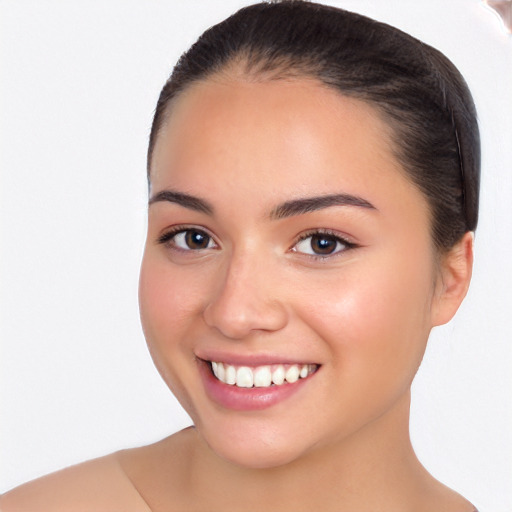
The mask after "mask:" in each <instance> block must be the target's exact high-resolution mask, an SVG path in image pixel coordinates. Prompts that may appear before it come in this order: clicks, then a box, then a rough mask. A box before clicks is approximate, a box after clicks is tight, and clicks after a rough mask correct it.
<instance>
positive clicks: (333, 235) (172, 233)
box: [157, 226, 357, 261]
mask: <svg viewBox="0 0 512 512" xmlns="http://www.w3.org/2000/svg"><path fill="white" fill-rule="evenodd" d="M191 231H194V232H196V233H200V234H203V235H204V236H206V237H208V239H209V242H213V243H214V244H215V245H216V246H217V244H216V242H215V241H214V238H213V237H212V236H211V235H210V234H209V233H208V232H207V231H206V230H204V229H200V228H197V227H194V226H175V227H174V228H171V229H170V230H169V231H166V232H165V233H163V234H162V235H161V236H159V237H158V239H157V242H158V243H159V244H162V245H167V246H169V247H170V248H172V249H173V250H176V251H183V252H199V251H201V250H204V249H210V247H205V248H199V249H190V248H189V249H183V248H181V247H178V246H177V245H176V244H175V243H172V242H173V239H174V238H175V237H176V236H177V235H179V234H181V233H187V232H191ZM314 236H319V237H322V236H324V237H325V238H330V239H331V240H332V241H334V242H336V244H338V243H339V244H342V245H343V246H344V248H343V249H341V250H336V249H335V252H333V253H327V254H307V253H305V252H299V251H297V250H296V247H297V245H298V244H300V242H303V241H304V240H307V239H308V238H312V237H314ZM355 247H357V244H355V243H353V242H350V241H349V240H347V239H346V238H345V237H343V236H340V234H339V233H337V232H335V231H332V230H329V229H312V230H309V231H306V232H305V233H302V234H301V235H300V236H299V237H298V238H297V240H296V241H295V242H294V243H293V245H292V246H291V248H290V249H289V251H290V252H295V253H297V254H300V255H301V256H303V257H306V258H309V259H312V260H317V261H318V260H319V261H325V260H326V259H328V258H333V257H337V256H340V255H341V254H342V253H345V252H346V251H348V250H350V249H354V248H355Z"/></svg>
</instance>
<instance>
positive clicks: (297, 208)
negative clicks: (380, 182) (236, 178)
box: [149, 190, 377, 220]
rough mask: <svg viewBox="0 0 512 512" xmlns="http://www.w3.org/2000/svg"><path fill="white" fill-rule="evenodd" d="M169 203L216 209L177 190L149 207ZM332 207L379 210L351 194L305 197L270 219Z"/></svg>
mask: <svg viewBox="0 0 512 512" xmlns="http://www.w3.org/2000/svg"><path fill="white" fill-rule="evenodd" d="M162 201H167V202H169V203H175V204H178V205H180V206H183V207H184V208H188V209H189V210H194V211H197V212H201V213H206V214H207V215H213V213H214V208H213V206H212V205H211V204H210V203H209V202H208V201H206V200H204V199H201V198H199V197H195V196H191V195H189V194H185V193H184V192H177V191H175V190H162V191H160V192H158V193H157V194H155V195H154V196H153V197H152V198H150V200H149V205H150V206H151V205H152V204H154V203H158V202H162ZM332 206H356V207H359V208H366V209H368V210H377V208H375V206H373V204H371V203H370V202H368V201H367V200H366V199H363V198H361V197H358V196H354V195H351V194H330V195H325V196H317V197H304V198H299V199H292V200H290V201H286V202H284V203H282V204H280V205H278V206H276V207H275V208H274V209H273V210H272V211H271V212H270V219H272V220H279V219H284V218H286V217H293V216H295V215H303V214H305V213H310V212H314V211H317V210H322V209H324V208H330V207H332Z"/></svg>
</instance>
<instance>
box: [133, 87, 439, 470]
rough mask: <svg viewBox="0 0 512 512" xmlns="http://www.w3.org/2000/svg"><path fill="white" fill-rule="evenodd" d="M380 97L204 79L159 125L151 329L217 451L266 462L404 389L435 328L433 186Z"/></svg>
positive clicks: (317, 444)
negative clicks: (428, 194) (408, 155)
mask: <svg viewBox="0 0 512 512" xmlns="http://www.w3.org/2000/svg"><path fill="white" fill-rule="evenodd" d="M389 139H390V133H389V129H388V127H387V126H386V124H385V123H384V122H383V121H382V120H381V119H380V118H379V117H378V115H377V113H376V112H375V111H374V110H373V109H372V107H371V106H368V105H366V104H365V103H363V102H360V101H358V100H354V99H349V98H347V97H344V96H342V95H340V94H338V93H337V92H335V91H332V90H329V89H326V88H324V87H322V86H320V85H318V84H317V83H314V82H312V81H306V80H301V81H294V82H287V81H274V82H268V83H245V82H241V81H238V82H236V81H235V80H233V81H228V80H225V81H208V82H204V83H200V84H196V85H194V86H192V87H190V88H189V89H188V90H186V91H185V92H184V93H183V94H182V95H181V96H180V97H179V98H178V99H177V100H175V102H174V104H173V105H172V110H171V112H170V116H169V118H168V121H167V122H166V124H165V126H164V127H163V129H162V131H161V132H160V134H159V136H158V139H157V143H156V146H155V151H154V154H153V162H152V169H151V197H150V206H149V227H148V239H147V245H146V249H145V254H144V259H143V264H142V270H141V277H140V307H141V317H142V323H143V327H144V332H145V335H146V338H147V342H148V345H149V348H150V351H151V354H152V356H153V359H154V361H155V363H156V366H157V367H158V369H159V371H160V373H161V375H162V376H163V378H164V380H165V381H166V383H167V384H168V386H169V387H170V388H171V390H172V391H173V392H174V393H175V395H176V396H177V398H178V399H179V400H180V402H181V404H182V405H183V406H184V408H185V409H186V410H187V412H188V413H189V414H190V416H191V417H192V419H193V421H194V424H195V426H196V428H197V431H198V432H199V434H200V435H201V436H202V438H203V439H204V441H206V443H207V445H208V446H209V447H210V448H211V449H212V450H213V452H214V453H215V454H217V455H219V456H221V457H223V458H224V459H228V460H230V461H232V462H234V463H236V464H239V465H242V466H247V467H272V466H277V465H281V464H285V463H288V462H291V461H293V460H296V459H299V458H301V457H303V456H306V455H307V454H311V453H314V452H315V451H318V450H322V449H332V448H334V447H336V446H340V444H341V443H344V442H347V440H348V439H349V438H350V437H351V436H352V437H353V434H356V433H358V432H361V431H362V430H363V429H365V427H367V426H368V425H370V424H375V423H376V421H377V419H378V418H383V417H385V416H386V415H390V414H392V412H393V411H394V410H395V409H396V408H397V407H398V404H400V403H403V401H404V400H405V399H406V398H407V397H408V393H409V388H410V384H411V381H412V379H413V377H414V374H415V373H416V370H417V368H418V366H419V363H420V361H421V358H422V355H423V352H424V349H425V344H426V341H427V337H428V334H429V331H430V328H431V326H432V311H433V301H434V300H435V293H434V288H435V282H436V274H435V270H434V269H435V264H434V259H435V258H434V251H433V249H432V242H431V238H430V227H429V226H430V222H429V214H428V208H427V204H426V201H425V199H424V198H423V196H422V194H421V193H420V192H419V191H418V190H417V188H416V187H415V186H414V185H412V184H411V183H410V182H409V181H408V180H407V179H406V178H405V175H404V173H403V171H402V169H401V168H400V165H399V164H398V162H397V161H396V159H395V157H394V156H393V153H392V148H391V146H390V142H389Z"/></svg>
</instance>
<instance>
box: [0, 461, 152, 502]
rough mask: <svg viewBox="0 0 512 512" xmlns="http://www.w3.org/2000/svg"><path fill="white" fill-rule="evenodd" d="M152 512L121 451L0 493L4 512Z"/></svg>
mask: <svg viewBox="0 0 512 512" xmlns="http://www.w3.org/2000/svg"><path fill="white" fill-rule="evenodd" d="M91 510H94V511H95V512H103V511H105V512H116V511H120V512H121V511H122V512H150V508H149V507H148V505H147V504H146V503H145V501H144V500H143V498H142V497H141V496H140V494H139V493H138V492H137V490H136V488H135V487H134V486H133V484H132V482H131V481H130V479H129V477H128V476H127V475H126V473H125V472H124V470H123V468H122V467H121V465H120V463H119V458H118V456H117V454H112V455H108V456H106V457H102V458H99V459H94V460H91V461H88V462H84V463H82V464H78V465H76V466H71V467H69V468H66V469H63V470H61V471H58V472H56V473H52V474H50V475H47V476H44V477H42V478H38V479H37V480H34V481H32V482H28V483H26V484H24V485H21V486H20V487H16V488H15V489H13V490H11V491H9V492H7V493H6V494H4V495H2V496H0V511H1V512H34V511H38V512H61V511H62V512H90V511H91Z"/></svg>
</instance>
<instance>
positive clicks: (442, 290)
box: [432, 231, 474, 327]
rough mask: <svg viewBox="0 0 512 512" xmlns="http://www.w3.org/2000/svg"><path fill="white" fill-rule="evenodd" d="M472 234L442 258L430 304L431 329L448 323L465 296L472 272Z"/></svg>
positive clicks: (468, 234) (469, 232)
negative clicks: (437, 280)
mask: <svg viewBox="0 0 512 512" xmlns="http://www.w3.org/2000/svg"><path fill="white" fill-rule="evenodd" d="M473 241H474V234H473V232H472V231H468V232H467V233H465V234H464V236H463V237H462V238H461V239H460V241H459V242H457V244H456V245H455V246H454V247H453V248H452V249H450V251H449V252H448V253H447V254H445V255H443V256H442V260H441V263H440V276H439V282H438V285H437V289H436V292H435V295H434V299H433V304H432V327H434V326H436V325H443V324H446V323H447V322H449V321H450V320H451V319H452V318H453V316H454V315H455V313H456V311H457V309H458V308H459V306H460V304H461V303H462V300H463V299H464V297H465V296H466V293H467V291H468V288H469V283H470V281H471V274H472V271H473Z"/></svg>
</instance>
